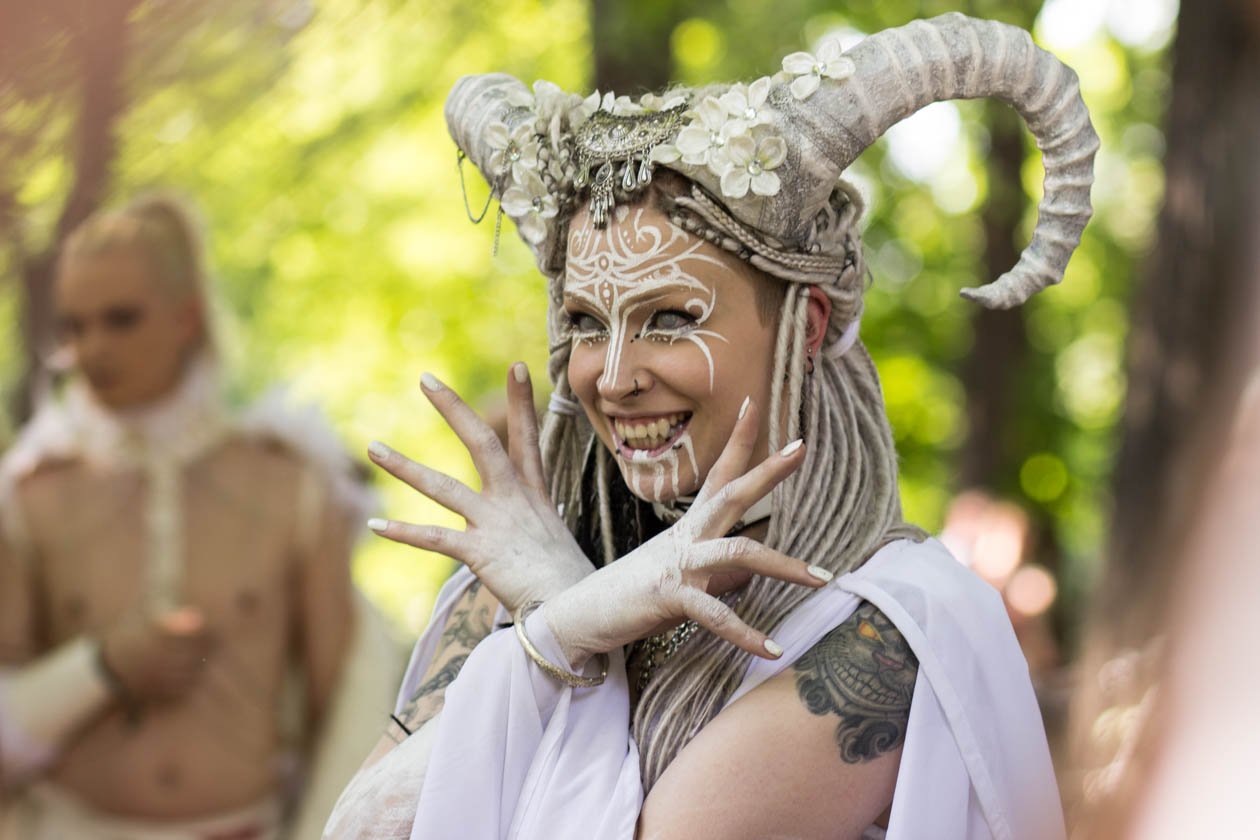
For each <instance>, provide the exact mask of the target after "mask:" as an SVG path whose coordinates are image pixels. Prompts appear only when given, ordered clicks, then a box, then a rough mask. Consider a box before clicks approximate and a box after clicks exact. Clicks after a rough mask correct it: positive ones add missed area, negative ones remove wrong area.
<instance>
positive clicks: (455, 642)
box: [399, 581, 493, 732]
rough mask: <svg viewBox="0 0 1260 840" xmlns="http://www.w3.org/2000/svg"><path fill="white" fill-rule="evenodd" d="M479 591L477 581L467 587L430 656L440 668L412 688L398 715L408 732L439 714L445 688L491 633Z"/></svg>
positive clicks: (490, 613) (489, 618)
mask: <svg viewBox="0 0 1260 840" xmlns="http://www.w3.org/2000/svg"><path fill="white" fill-rule="evenodd" d="M480 591H481V581H473V583H472V585H471V586H469V587H468V592H466V593H465V594H464V597H463V598H462V599H461V601H460V604H459V606H458V607H457V608H456V609H455V610H454V612H452V613H451V617H450V620H449V621H448V622H447V624H446V628H445V629H444V630H443V631H442V636H441V639H440V640H439V641H438V646H437V650H436V651H435V652H434V655H433V661H434V662H435V663H436V662H441V666H440V667H439V668H438V669H437V670H436V671H433V672H431V673H430V674H429V676H428V679H426V680H425V681H424V682H422V683H421V684H420V686H419V687H418V688H416V690H415V693H414V694H412V695H411V697H410V698H409V699H408V700H407V704H406V705H405V706H404V707H403V709H402V711H401V712H400V713H399V717H401V718H402V720H403V722H404V723H405V724H406V725H407V728H408V729H410V730H411V731H412V732H414V731H416V730H417V729H419V728H420V726H422V725H423V724H424V723H425V722H427V721H428V720H429V719H430V718H432V717H433V716H434V715H436V714H437V713H438V712H439V711H441V709H442V703H443V702H444V700H445V697H446V687H447V686H449V685H450V684H451V683H453V682H454V681H455V678H456V677H457V676H459V672H460V670H461V669H462V668H463V667H464V663H465V662H467V661H468V654H469V653H471V652H472V650H473V648H475V647H476V646H477V645H478V644H479V643H480V642H481V640H482V639H484V638H485V637H486V636H489V635H490V631H491V630H492V629H493V628H492V626H491V622H492V620H493V611H492V609H491V608H490V606H489V605H487V604H478V603H477V595H478V593H479V592H480ZM444 658H445V661H443V659H444Z"/></svg>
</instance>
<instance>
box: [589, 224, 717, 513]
mask: <svg viewBox="0 0 1260 840" xmlns="http://www.w3.org/2000/svg"><path fill="white" fill-rule="evenodd" d="M657 216H658V217H659V218H663V217H660V216H659V214H657ZM704 244H705V243H704V241H703V240H702V239H700V238H699V237H695V236H692V235H690V234H688V233H686V232H685V231H683V230H681V229H679V228H677V227H675V226H674V225H672V224H669V223H668V221H667V220H663V221H660V222H656V221H653V220H652V219H645V218H644V209H643V208H637V209H634V210H628V209H627V208H625V207H619V208H617V210H616V211H615V213H614V219H613V221H612V223H610V224H609V225H608V226H607V227H606V228H603V229H597V228H595V227H593V226H591V225H575V226H574V227H573V229H572V232H571V234H570V237H569V248H568V261H567V266H566V273H565V287H564V290H565V297H566V299H567V300H568V301H569V302H570V305H571V306H572V305H573V304H576V305H577V307H576V308H577V310H578V311H579V313H580V314H576V315H575V316H574V323H573V325H572V327H571V330H572V339H573V340H574V341H581V342H583V343H585V344H587V345H589V346H592V347H593V346H596V345H598V344H599V343H601V342H603V343H605V344H606V349H605V352H604V366H603V372H602V374H601V376H600V378H599V381H598V386H599V388H600V389H615V388H616V387H617V383H618V382H619V379H620V377H621V376H622V370H621V368H622V362H623V358H624V356H625V354H626V351H627V349H628V347H629V345H630V343H631V342H633V341H635V340H639V339H644V340H648V341H655V342H662V343H665V344H669V345H673V344H676V343H678V342H680V341H686V342H689V343H691V344H692V345H694V346H695V347H696V348H697V349H698V350H699V351H700V353H701V354H702V355H703V357H704V360H705V363H706V364H707V366H708V385H709V392H710V393H711V392H712V391H713V383H714V375H715V373H716V368H715V363H714V359H713V353H712V351H711V350H710V346H709V345H710V342H712V341H721V342H726V341H727V339H726V338H725V337H724V336H722V335H720V334H718V333H716V332H714V331H712V330H709V329H705V328H704V324H705V322H706V321H708V320H709V317H710V315H712V313H713V309H714V307H715V305H716V304H717V289H716V288H715V287H714V286H713V284H712V283H710V282H706V281H704V280H701V279H700V278H699V277H697V276H696V275H695V274H694V273H692V272H693V271H694V270H695V269H696V268H697V267H701V266H704V267H710V268H709V270H710V272H711V273H721V272H725V271H727V270H728V268H727V266H726V265H724V264H723V262H722V261H721V260H720V259H718V258H716V257H714V256H712V255H710V254H708V253H705V252H704V251H703V250H702V248H703V246H704ZM666 298H669V299H670V300H674V301H677V300H679V299H680V298H681V299H682V300H683V303H682V306H681V307H678V306H677V305H674V306H671V307H670V308H668V309H660V308H659V307H658V305H659V304H660V302H661V301H663V300H665V299H666ZM632 325H634V326H633V327H632ZM635 327H637V329H638V331H637V332H636V331H635ZM621 390H622V391H628V390H629V389H626V388H625V387H624V383H623V385H622V388H621ZM601 419H602V420H605V421H606V420H608V419H609V418H607V417H603V418H601ZM638 419H640V420H644V421H645V422H637V421H636V418H634V417H628V418H626V419H625V421H624V422H620V421H614V422H611V423H609V425H610V428H609V432H610V436H611V437H612V439H613V441H614V442H615V444H616V448H615V451H616V454H617V456H618V463H619V465H620V467H621V470H622V474H623V475H624V477H625V479H626V483H627V484H628V485H629V486H630V488H631V489H632V490H633V491H634V492H635V494H636V495H638V496H639V497H640V498H644V499H650V500H653V501H661V500H663V499H666V498H676V497H677V496H678V495H679V486H680V476H679V453H680V452H683V453H685V454H686V455H687V458H688V460H689V465H690V467H691V473H692V476H694V477H695V478H697V479H698V475H697V472H696V471H697V465H696V458H695V450H694V447H693V445H692V440H691V437H690V433H689V431H688V429H687V425H688V423H689V422H690V417H689V416H688V417H686V418H683V417H682V416H681V413H676V414H664V415H661V416H659V417H646V418H642V417H641V418H638ZM667 485H668V486H667Z"/></svg>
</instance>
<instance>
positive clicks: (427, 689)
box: [399, 653, 468, 732]
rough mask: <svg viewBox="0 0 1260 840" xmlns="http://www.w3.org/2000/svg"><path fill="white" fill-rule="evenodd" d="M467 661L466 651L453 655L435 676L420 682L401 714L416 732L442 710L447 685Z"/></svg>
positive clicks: (404, 720) (409, 727)
mask: <svg viewBox="0 0 1260 840" xmlns="http://www.w3.org/2000/svg"><path fill="white" fill-rule="evenodd" d="M467 661H468V654H466V653H461V654H458V655H456V656H452V657H451V658H450V659H448V660H446V661H445V662H443V663H442V667H441V668H438V669H437V672H436V673H434V675H433V676H431V677H429V678H428V679H427V680H425V681H424V682H422V683H421V684H420V687H419V688H417V689H416V692H415V694H413V695H411V699H410V700H408V701H407V705H406V706H403V710H402V713H401V714H400V715H399V716H400V717H401V718H402V720H403V723H405V724H406V726H407V728H408V729H410V730H411V731H412V732H415V731H416V730H417V729H419V728H420V726H421V725H422V724H424V723H425V722H426V721H428V720H429V719H430V718H431V717H433V716H434V715H436V714H437V713H438V712H439V711H440V710H441V708H442V701H443V699H444V698H445V696H446V687H447V686H448V685H450V684H451V683H453V682H455V678H456V677H458V676H459V672H460V669H462V668H463V667H464V663H465V662H467Z"/></svg>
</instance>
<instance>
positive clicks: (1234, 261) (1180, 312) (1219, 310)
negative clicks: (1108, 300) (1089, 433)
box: [1104, 0, 1260, 609]
mask: <svg viewBox="0 0 1260 840" xmlns="http://www.w3.org/2000/svg"><path fill="white" fill-rule="evenodd" d="M1182 8H1183V13H1182V14H1181V16H1180V19H1179V21H1178V33H1177V38H1176V42H1175V43H1174V45H1173V70H1172V100H1171V103H1170V107H1169V111H1168V117H1167V130H1166V137H1167V147H1166V149H1167V151H1166V154H1165V160H1164V171H1165V197H1164V206H1163V209H1162V211H1161V213H1160V218H1159V226H1158V238H1157V241H1156V246H1155V250H1154V252H1153V253H1152V255H1151V258H1150V260H1149V262H1148V263H1147V265H1146V268H1145V272H1144V277H1143V278H1142V282H1141V285H1140V286H1139V287H1138V289H1137V292H1136V296H1135V298H1134V302H1133V319H1132V332H1131V334H1130V339H1129V359H1128V367H1129V370H1128V381H1129V389H1128V397H1127V402H1126V405H1125V416H1124V422H1123V435H1124V437H1123V441H1122V444H1121V447H1120V453H1119V458H1118V461H1117V464H1116V469H1115V474H1114V493H1115V500H1116V503H1115V512H1114V516H1113V520H1112V529H1111V545H1110V552H1109V558H1108V560H1109V568H1108V573H1107V577H1108V582H1107V583H1108V585H1107V587H1106V590H1107V591H1106V593H1104V597H1105V598H1106V597H1111V598H1115V597H1123V598H1124V599H1125V600H1126V601H1128V600H1130V599H1132V598H1133V596H1134V594H1135V593H1137V592H1143V593H1145V594H1147V595H1153V594H1155V593H1152V592H1151V591H1150V589H1149V586H1148V582H1155V583H1157V582H1158V581H1160V580H1162V579H1163V577H1164V575H1163V574H1162V571H1163V570H1161V569H1155V568H1152V567H1151V564H1152V559H1153V558H1156V557H1159V556H1162V555H1163V554H1164V553H1165V552H1163V551H1161V550H1159V549H1160V548H1161V541H1162V540H1163V539H1166V538H1167V536H1168V535H1167V534H1164V533H1162V532H1161V531H1160V529H1159V528H1157V527H1156V526H1157V525H1158V524H1159V523H1164V522H1167V521H1169V517H1170V515H1172V514H1174V513H1175V512H1176V511H1175V510H1174V508H1175V507H1176V506H1177V504H1178V502H1179V500H1178V498H1177V489H1178V487H1180V486H1182V485H1183V484H1184V481H1183V480H1182V479H1183V478H1184V476H1183V474H1182V473H1181V472H1180V470H1181V468H1182V467H1185V466H1189V465H1188V464H1184V463H1183V461H1184V460H1185V457H1186V455H1185V453H1186V451H1187V446H1188V444H1190V443H1191V442H1192V440H1193V439H1194V437H1195V435H1196V434H1197V433H1198V432H1199V430H1201V429H1202V428H1204V424H1205V423H1209V424H1210V423H1211V422H1213V420H1214V419H1215V418H1219V417H1221V416H1222V415H1223V414H1225V413H1226V412H1228V411H1229V410H1230V409H1231V408H1232V405H1233V402H1234V400H1235V399H1236V396H1237V391H1238V388H1239V381H1240V380H1239V376H1240V375H1241V373H1242V371H1240V370H1239V369H1238V367H1239V366H1238V365H1237V364H1234V361H1235V360H1234V358H1233V354H1232V353H1231V351H1232V350H1233V349H1235V348H1237V347H1238V346H1239V342H1240V341H1241V340H1242V338H1243V336H1241V335H1240V332H1241V330H1242V329H1243V328H1244V325H1245V323H1246V321H1245V315H1246V313H1247V311H1248V305H1249V304H1250V303H1252V302H1253V301H1252V297H1251V296H1252V293H1253V289H1254V288H1255V285H1256V283H1257V280H1258V279H1260V278H1258V276H1257V270H1260V254H1258V253H1257V239H1258V238H1260V237H1258V236H1257V232H1258V230H1260V229H1258V228H1257V222H1256V219H1257V213H1258V212H1260V3H1257V2H1255V0H1199V2H1197V3H1195V4H1194V5H1193V6H1192V7H1191V6H1183V7H1182ZM1186 501H1188V500H1186ZM1113 603H1114V602H1113ZM1104 609H1107V607H1106V606H1104Z"/></svg>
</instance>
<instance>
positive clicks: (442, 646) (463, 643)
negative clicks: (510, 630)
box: [438, 581, 493, 651]
mask: <svg viewBox="0 0 1260 840" xmlns="http://www.w3.org/2000/svg"><path fill="white" fill-rule="evenodd" d="M480 588H481V582H480V581H476V582H474V583H473V585H472V586H470V587H469V588H468V593H467V594H466V595H465V596H464V600H465V606H462V607H460V608H459V609H457V610H455V611H454V612H453V613H451V619H450V621H449V622H447V624H446V629H445V630H443V631H442V638H441V640H440V641H439V642H438V650H439V651H443V650H446V649H447V648H450V647H452V646H456V645H457V646H459V647H461V648H463V649H464V650H472V649H473V648H475V647H476V646H477V645H478V644H479V643H480V642H481V640H482V639H484V638H485V637H486V636H489V635H490V631H491V630H492V629H493V627H492V626H491V619H492V618H493V616H492V615H491V614H490V607H489V606H488V605H486V604H480V605H478V604H477V594H478V591H479V590H480Z"/></svg>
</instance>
